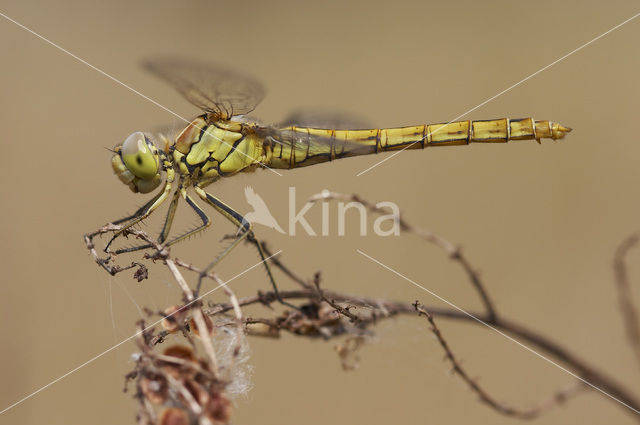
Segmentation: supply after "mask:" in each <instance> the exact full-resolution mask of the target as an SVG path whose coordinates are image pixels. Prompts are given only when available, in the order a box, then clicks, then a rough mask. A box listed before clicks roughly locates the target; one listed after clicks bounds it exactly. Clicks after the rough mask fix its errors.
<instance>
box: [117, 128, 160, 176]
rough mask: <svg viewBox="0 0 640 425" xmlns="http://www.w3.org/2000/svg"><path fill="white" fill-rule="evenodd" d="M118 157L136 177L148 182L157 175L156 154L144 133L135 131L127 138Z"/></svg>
mask: <svg viewBox="0 0 640 425" xmlns="http://www.w3.org/2000/svg"><path fill="white" fill-rule="evenodd" d="M120 155H121V156H122V162H124V165H125V166H126V167H127V169H128V170H129V171H131V172H132V173H133V174H134V175H135V176H136V177H139V178H141V179H144V180H148V179H152V178H153V177H154V176H155V175H157V174H158V154H157V152H156V151H155V149H154V148H153V145H152V143H151V142H150V141H149V140H148V139H147V138H146V137H145V135H144V133H142V132H140V131H136V132H135V133H133V134H131V135H130V136H129V137H127V138H126V140H125V141H124V143H123V144H122V148H121V149H120Z"/></svg>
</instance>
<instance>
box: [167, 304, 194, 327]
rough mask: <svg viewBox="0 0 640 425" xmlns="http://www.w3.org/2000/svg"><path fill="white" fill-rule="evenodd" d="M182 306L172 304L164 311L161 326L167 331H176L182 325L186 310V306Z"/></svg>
mask: <svg viewBox="0 0 640 425" xmlns="http://www.w3.org/2000/svg"><path fill="white" fill-rule="evenodd" d="M183 307H184V306H180V305H173V306H171V307H169V308H167V309H166V310H165V311H164V314H165V315H166V316H167V317H165V318H164V319H162V327H163V328H164V329H165V330H166V331H167V332H177V331H179V330H180V328H181V327H182V326H183V323H184V319H185V318H186V316H187V311H188V309H187V308H183ZM181 309H182V310H181Z"/></svg>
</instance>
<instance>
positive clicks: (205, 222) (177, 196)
mask: <svg viewBox="0 0 640 425" xmlns="http://www.w3.org/2000/svg"><path fill="white" fill-rule="evenodd" d="M180 195H182V197H183V198H184V200H185V201H186V202H187V204H189V206H190V207H191V208H193V210H194V211H195V212H196V214H197V215H198V217H199V218H200V220H202V224H200V225H199V226H197V227H194V228H193V229H191V230H189V231H187V232H185V233H183V234H182V235H180V236H177V237H175V238H173V239H172V240H170V241H169V242H167V243H166V244H165V246H171V245H173V244H175V243H177V242H180V241H182V240H184V239H186V238H188V237H190V236H192V235H195V234H196V233H198V232H200V231H202V230H204V229H206V228H207V227H209V225H210V224H211V219H210V218H209V217H208V216H207V214H205V212H204V211H203V210H202V209H201V208H200V207H199V206H198V204H196V203H195V201H194V200H193V198H191V196H189V195H188V194H187V193H186V190H184V189H183V188H182V187H181V188H180V189H179V190H178V191H176V193H175V194H174V197H173V199H172V200H171V204H170V205H169V211H167V219H166V220H165V223H164V226H163V228H162V232H161V233H160V235H159V236H158V243H160V244H161V243H163V242H164V241H165V240H166V239H167V237H168V236H169V229H170V228H171V224H172V222H173V218H174V215H175V210H176V207H177V205H178V200H179V199H180ZM152 247H153V245H151V244H146V245H140V246H135V247H131V248H125V249H122V250H118V251H116V254H120V253H123V252H132V251H138V250H141V249H147V248H152Z"/></svg>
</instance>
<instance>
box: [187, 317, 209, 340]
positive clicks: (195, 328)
mask: <svg viewBox="0 0 640 425" xmlns="http://www.w3.org/2000/svg"><path fill="white" fill-rule="evenodd" d="M203 317H204V322H205V324H206V325H207V329H208V330H209V334H211V333H212V332H213V328H214V326H213V321H212V320H211V318H210V317H209V316H207V315H206V314H203ZM189 327H191V329H192V330H193V333H195V334H196V335H198V336H200V331H199V330H198V325H197V324H196V321H195V320H194V319H193V317H192V318H191V319H189Z"/></svg>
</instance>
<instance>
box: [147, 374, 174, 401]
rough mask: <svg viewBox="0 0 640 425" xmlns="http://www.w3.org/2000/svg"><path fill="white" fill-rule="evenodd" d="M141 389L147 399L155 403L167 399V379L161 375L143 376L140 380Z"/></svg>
mask: <svg viewBox="0 0 640 425" xmlns="http://www.w3.org/2000/svg"><path fill="white" fill-rule="evenodd" d="M140 389H141V390H142V394H144V396H145V397H146V398H147V400H149V401H150V402H151V403H153V404H163V403H164V402H165V401H166V400H167V397H168V395H167V394H168V386H167V381H166V380H165V379H164V377H162V376H160V375H157V376H150V377H146V376H145V377H143V378H142V379H141V380H140Z"/></svg>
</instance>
